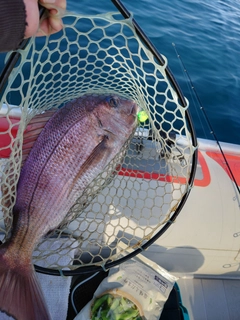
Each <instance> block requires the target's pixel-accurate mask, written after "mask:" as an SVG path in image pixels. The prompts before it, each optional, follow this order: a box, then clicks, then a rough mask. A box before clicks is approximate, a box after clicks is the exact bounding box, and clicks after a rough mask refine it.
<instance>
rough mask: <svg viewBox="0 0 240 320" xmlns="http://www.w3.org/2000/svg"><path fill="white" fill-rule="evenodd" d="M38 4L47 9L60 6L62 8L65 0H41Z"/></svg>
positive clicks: (64, 6)
mask: <svg viewBox="0 0 240 320" xmlns="http://www.w3.org/2000/svg"><path fill="white" fill-rule="evenodd" d="M40 4H41V5H42V6H43V7H45V8H47V9H53V8H61V9H63V10H65V9H66V5H67V3H66V0H41V1H40Z"/></svg>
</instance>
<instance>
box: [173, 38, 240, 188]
mask: <svg viewBox="0 0 240 320" xmlns="http://www.w3.org/2000/svg"><path fill="white" fill-rule="evenodd" d="M172 45H173V47H174V50H175V52H176V55H177V57H178V59H179V61H180V63H181V65H182V67H183V70H184V72H185V74H186V75H187V78H188V80H189V82H190V85H191V89H192V90H193V92H194V95H195V97H196V99H197V102H198V104H199V106H200V110H201V111H202V112H203V115H204V118H205V120H206V122H207V125H208V127H209V129H210V133H211V134H212V136H213V138H214V140H215V141H216V142H217V145H218V147H219V150H220V152H221V154H222V157H223V159H224V161H225V163H226V166H227V168H228V171H229V173H230V175H231V177H232V179H233V182H234V184H235V186H236V189H237V191H238V193H239V194H240V188H239V186H238V184H237V181H236V178H235V176H234V174H233V172H232V169H231V167H230V165H229V163H228V160H227V158H226V157H225V154H224V151H223V149H222V147H221V144H220V142H219V140H218V138H217V135H216V133H215V132H214V130H213V126H212V124H211V122H210V120H209V118H208V115H207V113H206V111H205V109H204V107H203V104H202V102H201V99H200V97H199V95H198V93H197V91H196V89H195V87H194V84H193V82H192V79H191V77H190V74H189V72H188V71H187V69H186V66H185V64H184V62H183V60H182V58H181V56H180V54H179V53H178V50H177V47H176V45H175V43H173V44H172Z"/></svg>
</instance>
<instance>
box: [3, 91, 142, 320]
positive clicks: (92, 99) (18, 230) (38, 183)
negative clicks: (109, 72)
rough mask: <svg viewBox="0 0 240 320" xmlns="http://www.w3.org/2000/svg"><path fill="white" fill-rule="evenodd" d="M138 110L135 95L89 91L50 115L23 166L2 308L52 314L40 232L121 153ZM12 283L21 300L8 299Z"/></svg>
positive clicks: (21, 319)
mask: <svg viewBox="0 0 240 320" xmlns="http://www.w3.org/2000/svg"><path fill="white" fill-rule="evenodd" d="M137 112H138V107H137V105H136V104H135V102H133V101H132V100H128V99H125V98H121V97H119V96H116V95H85V96H83V97H80V98H78V99H76V100H74V101H71V102H69V103H67V104H66V105H65V106H64V107H62V108H61V109H59V110H58V111H56V113H54V114H53V116H52V117H51V118H50V120H48V122H47V124H46V125H45V127H44V128H43V129H42V131H41V133H40V135H39V136H38V138H37V140H36V142H35V143H34V144H33V147H32V149H31V151H30V153H29V156H28V157H27V159H26V161H25V163H24V165H23V168H22V171H21V174H20V178H19V181H18V186H17V198H16V203H15V206H14V208H13V228H12V234H11V237H10V239H9V240H8V241H7V242H5V243H4V244H3V245H2V246H1V247H0V309H1V310H3V311H5V312H7V313H8V314H10V315H13V316H15V317H16V318H17V319H18V320H28V319H31V320H37V319H39V320H40V319H41V320H48V319H50V315H49V313H48V311H47V308H46V305H45V302H44V299H43V296H42V294H41V293H39V292H40V291H41V290H40V288H39V285H38V283H37V280H36V276H35V274H34V269H33V266H32V263H31V256H32V252H33V250H34V248H35V247H36V245H37V244H38V243H39V241H40V239H41V237H42V236H44V235H45V234H46V233H47V232H48V231H50V230H52V229H54V228H56V227H58V225H59V224H60V223H61V222H62V221H63V219H64V218H65V217H66V215H67V213H68V211H69V210H70V208H71V207H72V206H73V205H74V203H75V202H76V200H77V199H78V198H79V197H80V196H81V195H82V193H83V191H84V190H85V189H86V187H87V186H88V185H89V183H91V182H92V181H93V180H94V179H95V178H96V177H97V176H98V175H99V174H100V173H101V172H103V171H104V169H105V168H106V166H107V165H108V164H109V163H110V162H111V160H112V159H113V158H114V157H115V156H116V155H117V154H118V153H119V152H121V149H122V147H123V145H125V143H126V141H127V140H128V139H129V137H130V136H131V134H132V132H133V131H134V129H135V128H136V125H137V116H136V115H137ZM38 117H39V116H38ZM44 117H45V118H47V117H46V116H44ZM38 121H39V119H38ZM23 149H24V146H23ZM72 217H73V216H72V215H70V216H68V218H72ZM19 270H20V271H19ZM9 282H10V283H13V285H10V286H9ZM9 287H11V288H18V290H17V292H18V294H19V296H18V297H17V298H16V297H15V298H14V299H19V303H17V304H16V305H15V304H12V303H10V302H8V301H11V299H12V296H13V295H16V292H13V291H14V290H9ZM33 297H34V298H33ZM24 306H27V307H26V308H25V307H24ZM29 314H30V318H28V317H29Z"/></svg>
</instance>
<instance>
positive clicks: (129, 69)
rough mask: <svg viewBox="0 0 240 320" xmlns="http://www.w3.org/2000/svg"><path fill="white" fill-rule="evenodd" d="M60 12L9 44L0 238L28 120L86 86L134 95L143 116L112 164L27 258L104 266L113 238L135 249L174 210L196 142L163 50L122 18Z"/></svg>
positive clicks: (56, 265)
mask: <svg viewBox="0 0 240 320" xmlns="http://www.w3.org/2000/svg"><path fill="white" fill-rule="evenodd" d="M63 21H64V29H63V31H61V32H60V33H58V34H55V35H52V36H50V37H49V38H38V39H31V40H30V43H29V44H28V46H27V48H26V49H24V50H20V51H19V52H20V54H21V58H20V61H19V62H18V64H17V65H16V67H15V68H14V70H13V71H12V73H11V75H10V77H9V79H8V84H7V87H6V88H5V90H4V92H3V94H2V96H1V105H0V107H1V110H0V114H1V115H0V116H1V118H0V120H1V122H0V123H1V124H2V128H1V132H0V141H1V140H2V141H3V140H4V141H6V137H8V139H9V140H8V142H7V143H6V142H5V144H1V145H0V155H1V157H2V158H1V159H0V175H1V197H2V198H1V212H0V214H1V215H0V235H1V240H2V242H4V241H5V240H6V238H7V237H8V236H9V235H10V229H11V223H12V208H13V206H14V202H15V199H16V192H15V190H16V185H17V181H18V178H19V174H20V168H21V161H22V141H23V132H24V130H26V128H27V126H28V124H29V122H30V120H31V119H32V118H33V117H34V116H35V115H37V114H39V113H43V112H44V111H46V110H48V109H53V108H58V107H61V106H62V105H63V104H64V103H66V102H67V101H70V100H72V99H74V98H76V97H79V96H81V95H83V94H86V93H117V94H119V95H122V96H125V97H127V98H130V99H133V100H135V101H136V103H137V104H138V105H139V106H140V108H141V110H144V111H146V113H147V115H148V119H147V120H146V121H145V122H142V123H139V126H138V128H137V130H136V132H135V135H134V137H133V138H132V140H131V142H130V145H129V147H128V150H127V153H126V156H125V157H124V159H122V158H121V156H119V158H118V159H117V160H116V161H118V162H117V163H118V165H117V166H116V163H115V166H114V164H111V166H112V167H111V168H110V169H109V168H106V171H105V172H104V173H103V174H102V175H100V176H99V177H98V178H97V179H95V180H94V181H93V182H92V183H91V184H90V185H89V186H88V188H87V189H86V192H85V193H84V195H83V196H82V197H81V198H80V199H79V200H78V201H77V203H76V204H75V205H74V206H73V207H72V209H71V212H70V213H68V216H69V215H70V214H71V215H72V217H73V218H72V220H71V221H70V222H69V221H68V222H66V221H63V222H62V224H61V226H59V228H57V229H56V230H53V231H52V232H51V233H49V234H48V235H46V236H45V237H44V238H43V240H42V241H41V243H39V244H38V246H37V248H36V250H35V252H34V263H35V265H36V266H39V265H44V267H45V268H46V269H48V270H55V269H57V270H59V269H65V270H73V269H76V268H80V269H81V268H82V269H83V268H85V269H86V267H91V266H95V267H98V266H100V267H101V268H106V267H109V266H110V264H109V261H110V263H111V261H112V262H114V261H115V262H116V261H118V259H119V257H120V254H121V257H126V258H127V253H126V252H124V251H121V250H117V249H118V244H119V242H120V241H122V242H124V243H125V244H127V246H128V247H132V248H133V249H134V250H135V251H136V252H137V251H139V250H141V249H143V248H146V247H147V246H148V245H149V244H150V243H151V242H152V241H153V239H154V240H155V239H156V238H157V237H158V236H159V235H160V234H161V233H163V231H164V229H166V227H168V226H169V225H170V224H171V223H172V222H173V221H174V220H175V218H176V216H177V214H178V213H179V211H180V209H181V208H182V206H183V205H184V203H185V201H186V197H187V195H188V193H189V190H190V188H191V185H192V182H193V175H194V170H195V168H194V166H195V163H194V161H193V159H194V154H195V149H196V147H195V146H194V145H193V132H192V131H191V128H190V127H191V125H190V122H189V118H188V117H187V112H188V111H187V107H188V106H186V107H183V106H182V105H181V104H180V102H179V97H178V94H177V92H176V91H175V90H174V89H173V86H172V84H171V83H170V81H169V78H168V76H167V73H166V70H167V59H166V58H164V61H165V64H164V65H163V66H160V65H159V63H158V62H157V60H156V59H155V57H154V56H153V55H152V53H151V52H150V51H149V50H148V49H147V48H146V46H145V45H144V44H143V43H142V42H141V40H140V39H139V37H138V35H137V34H136V32H135V29H134V27H133V24H132V20H131V18H130V19H126V20H122V18H121V16H120V15H119V14H116V13H107V14H102V15H97V16H82V15H73V14H66V16H65V17H64V18H63ZM3 123H4V125H3ZM3 138H4V139H3ZM73 147H74V146H73ZM9 155H10V156H9ZM119 161H120V164H121V165H119ZM112 168H114V170H112ZM66 258H68V259H67V260H66ZM66 261H67V262H66ZM37 268H38V267H37Z"/></svg>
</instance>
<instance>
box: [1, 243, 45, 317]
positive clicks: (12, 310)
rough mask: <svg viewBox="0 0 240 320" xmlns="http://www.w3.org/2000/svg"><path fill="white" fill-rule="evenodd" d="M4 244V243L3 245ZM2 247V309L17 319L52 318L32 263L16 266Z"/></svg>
mask: <svg viewBox="0 0 240 320" xmlns="http://www.w3.org/2000/svg"><path fill="white" fill-rule="evenodd" d="M3 246H4V245H3ZM3 246H1V248H0V310H1V311H3V312H5V313H7V314H8V315H10V316H13V317H14V318H16V319H17V320H50V319H51V317H50V314H49V312H48V309H47V306H46V303H45V300H44V297H43V293H42V290H41V288H40V286H39V283H38V280H37V277H36V273H35V271H34V269H33V266H32V265H28V266H26V267H25V266H24V268H22V267H21V266H20V265H19V266H16V265H15V263H11V261H9V259H8V258H7V257H6V256H4V255H3V253H4V252H5V251H6V250H4V249H3V248H2V247H3Z"/></svg>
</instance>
